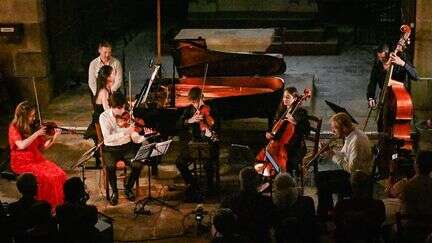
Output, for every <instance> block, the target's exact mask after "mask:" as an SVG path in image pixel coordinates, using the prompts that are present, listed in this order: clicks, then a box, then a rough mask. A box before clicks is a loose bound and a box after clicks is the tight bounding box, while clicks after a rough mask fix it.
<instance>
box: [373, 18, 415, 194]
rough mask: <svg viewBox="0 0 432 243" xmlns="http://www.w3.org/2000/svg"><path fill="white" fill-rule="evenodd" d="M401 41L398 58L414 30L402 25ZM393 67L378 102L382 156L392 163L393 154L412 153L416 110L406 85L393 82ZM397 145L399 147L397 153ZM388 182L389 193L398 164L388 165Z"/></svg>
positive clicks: (398, 45) (388, 73)
mask: <svg viewBox="0 0 432 243" xmlns="http://www.w3.org/2000/svg"><path fill="white" fill-rule="evenodd" d="M400 30H401V32H402V33H401V37H400V39H399V41H398V43H397V47H396V49H395V51H394V53H395V54H397V53H398V52H402V51H403V50H404V49H405V48H406V47H407V45H408V44H409V36H410V34H411V28H410V27H409V26H408V25H402V26H401V28H400ZM393 69H394V64H391V66H390V68H389V71H388V72H387V76H386V79H385V83H384V86H383V89H382V90H381V94H380V100H379V106H378V108H379V110H378V116H377V117H380V116H382V118H383V119H382V120H383V134H384V136H385V137H384V139H380V146H379V147H380V148H381V149H380V150H381V151H380V152H383V153H384V154H382V156H383V157H384V159H385V160H387V161H388V160H390V158H389V157H390V154H394V153H398V152H402V151H405V152H407V151H409V152H410V151H412V147H413V141H412V139H411V121H412V119H413V114H414V109H413V104H412V100H411V95H410V93H409V92H408V90H407V89H406V88H405V86H404V84H403V83H402V82H400V81H398V80H394V79H393V78H392V75H393ZM394 143H399V144H400V145H398V146H397V149H396V151H395V148H394V147H395V146H394ZM388 170H389V171H388V172H389V175H390V176H389V178H388V183H387V191H388V189H389V188H391V187H392V185H393V184H394V183H395V182H396V179H395V177H394V175H395V173H396V170H397V164H396V162H395V161H393V160H390V163H389V164H388Z"/></svg>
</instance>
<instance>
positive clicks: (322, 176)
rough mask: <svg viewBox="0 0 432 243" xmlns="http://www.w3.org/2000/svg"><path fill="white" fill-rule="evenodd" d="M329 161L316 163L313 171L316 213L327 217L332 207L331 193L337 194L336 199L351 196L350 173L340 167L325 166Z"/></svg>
mask: <svg viewBox="0 0 432 243" xmlns="http://www.w3.org/2000/svg"><path fill="white" fill-rule="evenodd" d="M329 163H331V162H328V161H326V163H324V164H320V163H317V165H316V166H315V171H314V173H315V184H316V186H317V190H318V208H317V214H318V215H319V216H322V217H327V216H328V212H329V210H331V209H333V207H334V206H333V196H332V195H333V193H337V194H338V196H339V198H338V200H340V199H342V198H340V197H349V196H351V184H350V174H349V173H348V172H346V171H345V170H342V169H334V168H328V167H327V168H326V165H328V164H329ZM333 163H334V162H333Z"/></svg>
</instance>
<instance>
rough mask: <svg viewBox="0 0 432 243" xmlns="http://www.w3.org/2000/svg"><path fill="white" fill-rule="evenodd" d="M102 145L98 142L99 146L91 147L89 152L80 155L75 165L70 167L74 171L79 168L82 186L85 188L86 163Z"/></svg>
mask: <svg viewBox="0 0 432 243" xmlns="http://www.w3.org/2000/svg"><path fill="white" fill-rule="evenodd" d="M102 144H103V142H100V143H99V144H97V145H95V146H93V147H92V148H90V149H89V150H87V151H85V152H84V153H83V155H81V158H80V159H79V160H78V161H77V162H76V163H75V164H73V165H72V166H71V169H75V168H78V167H80V168H81V179H82V181H83V183H84V186H86V184H85V180H86V178H85V168H86V164H87V161H89V160H90V159H91V158H92V157H93V155H94V153H95V152H96V151H98V149H99V148H100V146H102Z"/></svg>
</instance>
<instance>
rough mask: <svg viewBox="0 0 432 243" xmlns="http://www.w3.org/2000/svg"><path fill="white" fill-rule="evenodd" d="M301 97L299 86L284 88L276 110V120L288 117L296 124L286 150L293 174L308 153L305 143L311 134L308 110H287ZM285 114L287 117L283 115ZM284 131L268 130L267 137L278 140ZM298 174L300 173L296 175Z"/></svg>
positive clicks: (288, 165) (288, 164) (290, 170)
mask: <svg viewBox="0 0 432 243" xmlns="http://www.w3.org/2000/svg"><path fill="white" fill-rule="evenodd" d="M297 97H299V93H298V91H297V88H295V87H287V88H285V90H284V93H283V97H282V101H281V103H280V105H279V108H278V110H277V112H276V116H275V121H279V120H280V119H287V120H288V121H289V122H291V123H292V124H294V125H295V129H294V135H293V137H292V139H291V140H290V142H289V143H288V144H287V145H286V151H287V154H288V155H289V156H288V161H287V165H286V168H288V171H289V172H290V173H291V174H292V173H293V171H294V170H296V171H297V172H299V171H300V170H299V165H300V164H301V162H302V160H303V157H304V156H305V155H306V152H307V148H306V143H305V140H304V138H305V136H308V135H309V132H310V123H309V120H308V112H307V111H306V110H305V109H304V108H302V107H299V108H297V111H296V112H295V113H294V114H290V113H289V112H286V111H287V109H290V108H291V106H292V105H293V104H294V101H295V99H296V98H297ZM284 114H286V115H285V117H282V116H283V115H284ZM281 133H282V132H280V133H279V134H272V133H271V132H269V131H268V132H266V138H267V139H268V140H270V139H275V140H278V139H279V138H280V136H281V135H282V134H281ZM296 176H298V175H296Z"/></svg>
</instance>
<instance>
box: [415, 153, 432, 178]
mask: <svg viewBox="0 0 432 243" xmlns="http://www.w3.org/2000/svg"><path fill="white" fill-rule="evenodd" d="M414 169H415V170H416V173H417V174H419V175H429V174H430V172H431V171H432V151H420V152H419V153H418V154H417V158H416V162H415V166H414Z"/></svg>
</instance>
